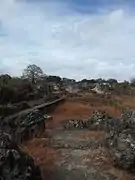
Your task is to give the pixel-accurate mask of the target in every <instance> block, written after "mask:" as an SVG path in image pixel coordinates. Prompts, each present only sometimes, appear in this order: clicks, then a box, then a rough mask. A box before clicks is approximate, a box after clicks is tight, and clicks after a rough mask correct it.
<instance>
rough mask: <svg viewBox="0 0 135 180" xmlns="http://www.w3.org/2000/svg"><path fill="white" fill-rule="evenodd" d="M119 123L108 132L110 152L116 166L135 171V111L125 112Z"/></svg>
mask: <svg viewBox="0 0 135 180" xmlns="http://www.w3.org/2000/svg"><path fill="white" fill-rule="evenodd" d="M119 122H120V124H119V126H118V125H116V127H115V128H114V125H113V126H112V128H111V129H110V131H108V134H107V138H106V140H107V145H108V148H109V152H110V154H111V156H112V158H113V162H114V165H115V166H119V167H121V168H123V169H125V170H130V171H135V126H134V125H135V111H134V110H125V111H124V112H123V114H122V116H121V119H120V120H119Z"/></svg>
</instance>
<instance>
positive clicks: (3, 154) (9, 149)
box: [0, 131, 42, 180]
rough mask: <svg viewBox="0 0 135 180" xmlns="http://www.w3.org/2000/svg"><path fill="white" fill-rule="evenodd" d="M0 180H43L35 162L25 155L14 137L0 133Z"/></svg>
mask: <svg viewBox="0 0 135 180" xmlns="http://www.w3.org/2000/svg"><path fill="white" fill-rule="evenodd" d="M0 179H3V180H22V179H23V180H28V179H29V180H31V179H32V180H42V178H41V173H40V170H39V168H38V167H37V166H36V165H35V164H34V160H33V159H32V158H31V157H30V156H28V155H27V154H25V153H23V152H22V151H21V150H20V149H19V147H18V145H17V144H16V143H15V142H14V141H13V139H12V137H11V136H10V135H9V134H7V133H5V132H2V131H1V132H0Z"/></svg>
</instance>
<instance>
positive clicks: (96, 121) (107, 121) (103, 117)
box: [86, 111, 113, 131]
mask: <svg viewBox="0 0 135 180" xmlns="http://www.w3.org/2000/svg"><path fill="white" fill-rule="evenodd" d="M112 123H113V118H112V117H110V116H109V115H108V114H107V113H106V112H104V111H94V112H93V114H92V118H90V119H89V120H88V121H87V122H86V126H87V127H88V128H89V129H92V130H105V131H108V128H110V127H111V124H112Z"/></svg>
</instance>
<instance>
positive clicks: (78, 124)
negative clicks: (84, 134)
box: [64, 119, 86, 129]
mask: <svg viewBox="0 0 135 180" xmlns="http://www.w3.org/2000/svg"><path fill="white" fill-rule="evenodd" d="M85 127H86V123H85V121H83V120H77V119H71V120H68V121H67V122H66V123H64V128H65V129H83V128H85Z"/></svg>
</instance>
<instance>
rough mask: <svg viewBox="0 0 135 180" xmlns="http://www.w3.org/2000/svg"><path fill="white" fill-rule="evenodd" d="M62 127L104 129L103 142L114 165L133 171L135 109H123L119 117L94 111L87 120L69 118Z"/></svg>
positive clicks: (134, 169)
mask: <svg viewBox="0 0 135 180" xmlns="http://www.w3.org/2000/svg"><path fill="white" fill-rule="evenodd" d="M64 128H65V129H82V128H88V129H90V130H104V131H105V132H106V140H105V141H106V143H105V144H106V146H107V148H108V151H109V153H110V155H111V157H112V159H113V163H114V166H118V167H120V168H123V169H125V170H129V171H135V110H129V109H127V110H124V112H123V113H122V115H121V118H119V119H117V118H114V117H110V116H109V115H108V114H107V113H105V112H103V111H94V112H93V115H92V117H91V118H90V119H89V120H87V121H83V120H69V121H68V122H67V123H66V124H64Z"/></svg>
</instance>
